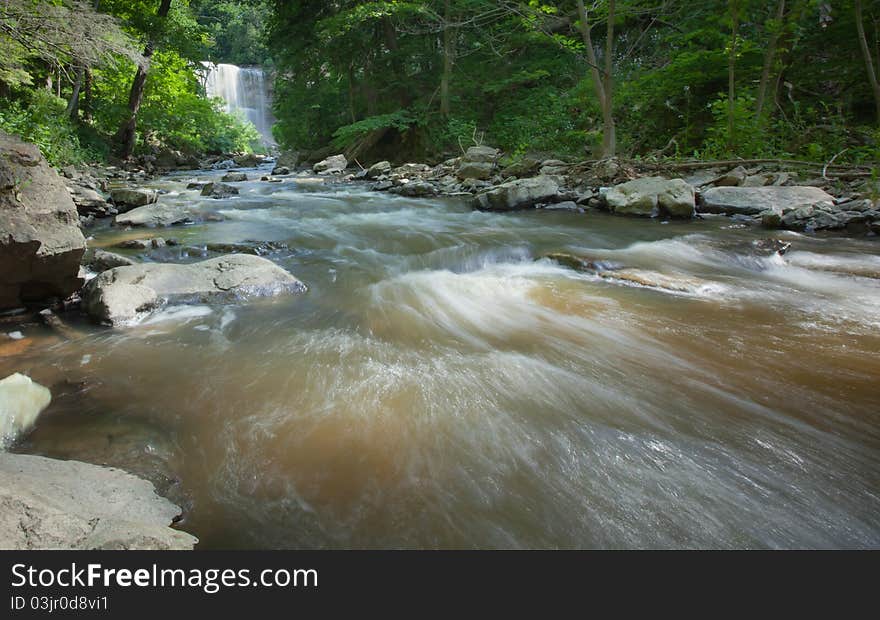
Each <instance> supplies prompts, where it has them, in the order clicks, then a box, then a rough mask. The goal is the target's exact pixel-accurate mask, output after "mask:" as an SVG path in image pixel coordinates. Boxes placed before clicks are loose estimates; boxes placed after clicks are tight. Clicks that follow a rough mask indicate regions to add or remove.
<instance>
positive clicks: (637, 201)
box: [605, 177, 694, 218]
mask: <svg viewBox="0 0 880 620" xmlns="http://www.w3.org/2000/svg"><path fill="white" fill-rule="evenodd" d="M605 202H606V203H607V205H608V208H609V209H610V210H611V211H613V212H614V213H618V214H621V215H639V216H645V217H657V216H660V215H663V216H669V217H683V218H689V217H693V215H694V188H693V187H691V186H690V185H689V184H688V183H686V182H685V181H683V180H681V179H671V180H667V179H664V178H662V177H645V178H641V179H636V180H634V181H629V182H627V183H622V184H620V185H616V186H615V187H612V188H610V189H609V190H608V191H607V192H606V193H605Z"/></svg>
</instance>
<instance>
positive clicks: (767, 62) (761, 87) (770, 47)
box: [755, 0, 785, 120]
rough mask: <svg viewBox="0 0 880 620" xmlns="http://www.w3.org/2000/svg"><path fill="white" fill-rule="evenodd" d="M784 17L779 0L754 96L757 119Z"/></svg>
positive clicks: (763, 100) (774, 60)
mask: <svg viewBox="0 0 880 620" xmlns="http://www.w3.org/2000/svg"><path fill="white" fill-rule="evenodd" d="M784 18H785V0H779V1H778V4H777V5H776V24H774V30H773V32H772V33H771V34H770V38H769V40H768V41H767V50H766V51H765V53H764V67H763V68H762V69H761V81H760V82H758V94H757V95H756V97H755V116H757V117H758V119H759V120H761V118H762V117H763V116H764V113H765V111H766V108H765V102H766V101H767V90H768V88H769V87H770V78H771V77H772V74H773V66H774V64H775V62H776V48H777V47H778V46H779V37H780V31H781V29H782V28H783V19H784Z"/></svg>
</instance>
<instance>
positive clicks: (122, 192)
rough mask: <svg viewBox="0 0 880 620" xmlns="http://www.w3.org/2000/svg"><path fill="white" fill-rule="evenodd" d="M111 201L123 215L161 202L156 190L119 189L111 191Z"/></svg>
mask: <svg viewBox="0 0 880 620" xmlns="http://www.w3.org/2000/svg"><path fill="white" fill-rule="evenodd" d="M110 200H111V201H112V202H113V204H114V205H116V208H117V209H118V210H119V212H120V213H121V212H123V211H129V210H131V209H134V208H137V207H143V206H145V205H151V204H153V203H155V202H157V201H158V200H159V192H157V191H156V190H154V189H143V188H132V187H126V188H117V189H113V190H110Z"/></svg>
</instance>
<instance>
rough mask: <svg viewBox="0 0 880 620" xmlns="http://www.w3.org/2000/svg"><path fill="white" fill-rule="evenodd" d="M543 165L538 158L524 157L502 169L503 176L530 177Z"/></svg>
mask: <svg viewBox="0 0 880 620" xmlns="http://www.w3.org/2000/svg"><path fill="white" fill-rule="evenodd" d="M540 167H541V162H539V161H538V160H537V159H533V158H531V157H524V158H523V159H521V160H520V161H517V162H514V163H512V164H510V165H509V166H507V167H506V168H504V169H503V170H502V171H501V176H502V177H504V178H507V177H516V178H522V177H528V176H532V175H534V174H535V173H536V172H537V171H538V168H540Z"/></svg>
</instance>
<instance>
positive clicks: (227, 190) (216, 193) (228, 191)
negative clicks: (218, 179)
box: [202, 183, 238, 198]
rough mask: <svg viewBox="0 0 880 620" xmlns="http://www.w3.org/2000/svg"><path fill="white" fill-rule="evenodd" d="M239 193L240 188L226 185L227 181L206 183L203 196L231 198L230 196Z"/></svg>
mask: <svg viewBox="0 0 880 620" xmlns="http://www.w3.org/2000/svg"><path fill="white" fill-rule="evenodd" d="M237 195H238V188H237V187H233V186H231V185H226V184H225V183H206V184H205V186H204V187H203V188H202V196H209V197H211V198H229V197H230V196H237Z"/></svg>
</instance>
